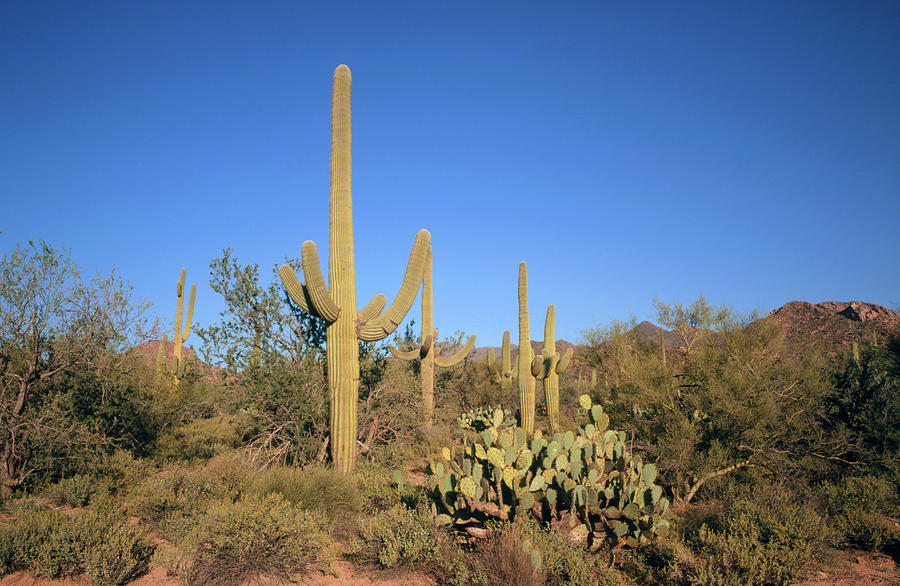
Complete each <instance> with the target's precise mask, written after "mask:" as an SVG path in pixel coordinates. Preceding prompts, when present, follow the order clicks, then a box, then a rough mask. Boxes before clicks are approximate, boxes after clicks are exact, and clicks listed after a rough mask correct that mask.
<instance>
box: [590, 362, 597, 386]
mask: <svg viewBox="0 0 900 586" xmlns="http://www.w3.org/2000/svg"><path fill="white" fill-rule="evenodd" d="M596 388H597V369H596V368H592V369H591V390H592V391H593V390H594V389H596Z"/></svg>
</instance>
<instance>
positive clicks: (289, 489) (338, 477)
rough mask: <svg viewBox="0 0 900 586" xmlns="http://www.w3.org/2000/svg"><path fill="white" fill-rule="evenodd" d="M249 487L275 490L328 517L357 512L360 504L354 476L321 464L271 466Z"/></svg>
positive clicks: (265, 492) (256, 490) (262, 491)
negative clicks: (305, 466)
mask: <svg viewBox="0 0 900 586" xmlns="http://www.w3.org/2000/svg"><path fill="white" fill-rule="evenodd" d="M250 490H251V492H254V493H256V494H258V495H261V496H265V495H269V494H273V493H278V494H280V495H281V496H283V497H284V498H285V500H287V501H289V502H291V503H294V504H296V505H299V506H300V507H302V508H304V509H307V510H311V511H319V512H321V513H324V514H325V515H327V516H328V517H329V518H330V519H334V518H335V517H337V516H338V515H341V514H346V513H355V512H358V511H360V510H362V505H363V499H362V495H361V493H360V489H359V484H358V481H357V479H356V478H355V477H353V476H349V475H343V474H339V473H337V472H335V471H334V470H332V469H330V468H326V467H324V466H309V467H307V468H303V469H299V468H295V467H292V466H273V467H271V468H269V469H268V470H266V471H265V472H263V473H262V474H261V475H260V476H259V477H257V478H256V479H255V480H254V481H253V484H252V485H251V486H250Z"/></svg>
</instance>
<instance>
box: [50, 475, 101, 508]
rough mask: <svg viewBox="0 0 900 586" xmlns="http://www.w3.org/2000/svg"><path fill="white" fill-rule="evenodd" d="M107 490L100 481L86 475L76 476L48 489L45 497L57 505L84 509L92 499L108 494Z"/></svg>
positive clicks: (64, 479)
mask: <svg viewBox="0 0 900 586" xmlns="http://www.w3.org/2000/svg"><path fill="white" fill-rule="evenodd" d="M107 490H108V489H107V487H106V485H104V484H103V483H102V482H100V481H99V480H98V479H96V478H94V477H92V476H88V475H85V474H76V475H75V476H70V477H69V478H63V479H62V480H60V481H59V482H57V483H56V484H53V485H51V486H49V487H47V488H46V489H45V490H44V492H43V496H44V497H46V498H47V499H48V500H49V501H50V502H51V503H53V504H55V505H59V506H69V507H84V506H86V505H87V504H88V503H89V502H90V501H91V498H92V497H94V496H95V495H98V494H106V492H107Z"/></svg>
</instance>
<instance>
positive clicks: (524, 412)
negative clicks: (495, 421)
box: [518, 262, 534, 436]
mask: <svg viewBox="0 0 900 586" xmlns="http://www.w3.org/2000/svg"><path fill="white" fill-rule="evenodd" d="M533 359H534V351H533V350H532V349H531V332H530V330H529V326H528V271H527V270H526V268H525V263H524V262H520V263H519V359H518V371H519V424H520V425H521V426H522V428H523V429H524V430H525V433H526V434H527V435H529V436H531V434H533V433H534V375H532V374H531V361H532V360H533Z"/></svg>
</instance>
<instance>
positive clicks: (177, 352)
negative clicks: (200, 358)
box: [172, 268, 197, 375]
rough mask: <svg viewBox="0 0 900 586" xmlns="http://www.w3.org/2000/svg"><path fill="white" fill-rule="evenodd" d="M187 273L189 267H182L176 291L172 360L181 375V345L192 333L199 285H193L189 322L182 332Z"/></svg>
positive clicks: (189, 304) (176, 370) (188, 314)
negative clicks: (176, 302)
mask: <svg viewBox="0 0 900 586" xmlns="http://www.w3.org/2000/svg"><path fill="white" fill-rule="evenodd" d="M186 273H187V269H184V268H182V269H181V278H179V279H178V283H177V284H176V285H175V291H176V293H177V294H178V305H176V307H175V337H174V338H173V342H174V343H175V348H174V350H173V353H172V355H173V356H172V360H173V362H174V368H175V372H176V373H178V374H179V375H180V373H181V371H182V366H183V364H182V361H181V346H182V343H183V342H184V341H185V340H187V339H188V336H190V335H191V319H192V317H193V315H194V296H195V295H196V293H197V285H196V284H194V285H191V297H190V300H189V301H188V311H187V322H186V323H185V324H184V332H182V330H181V324H182V315H183V307H184V279H185V276H186Z"/></svg>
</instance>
